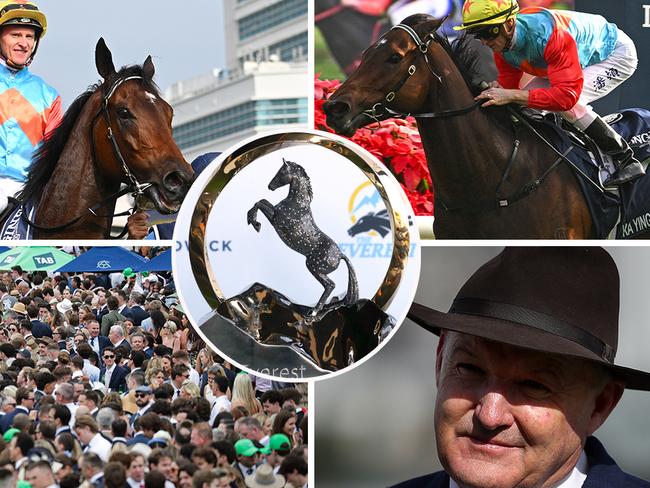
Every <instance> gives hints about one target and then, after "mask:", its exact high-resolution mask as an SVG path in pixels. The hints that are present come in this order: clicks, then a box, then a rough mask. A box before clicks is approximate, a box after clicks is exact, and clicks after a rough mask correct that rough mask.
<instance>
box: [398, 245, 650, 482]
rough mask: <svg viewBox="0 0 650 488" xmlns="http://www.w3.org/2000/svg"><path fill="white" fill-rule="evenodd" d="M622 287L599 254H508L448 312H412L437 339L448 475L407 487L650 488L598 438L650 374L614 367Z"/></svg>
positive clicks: (440, 428)
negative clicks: (626, 394)
mask: <svg viewBox="0 0 650 488" xmlns="http://www.w3.org/2000/svg"><path fill="white" fill-rule="evenodd" d="M618 311H619V278H618V270H617V268H616V264H615V263H614V260H613V259H612V258H611V256H609V254H608V253H607V252H606V251H605V250H603V249H601V248H577V247H566V248H562V247H540V248H525V247H518V248H510V249H506V250H505V251H503V252H502V253H501V254H499V255H498V256H496V257H495V258H493V259H492V260H490V261H489V262H488V263H486V264H484V265H483V266H482V267H481V268H479V270H478V271H476V272H475V273H474V275H473V276H472V277H470V278H469V280H468V281H467V282H466V283H465V285H464V286H463V287H462V288H461V290H460V291H459V292H458V295H457V296H456V299H455V300H454V302H453V304H452V307H451V309H450V311H449V312H448V313H443V312H439V311H436V310H433V309H430V308H428V307H425V306H423V305H419V304H416V303H414V304H413V305H412V307H411V310H410V312H409V318H411V319H412V320H413V321H415V322H416V323H417V324H418V325H420V326H422V327H423V328H425V329H426V330H428V331H430V332H432V333H434V334H437V335H439V336H440V340H439V342H438V346H437V356H436V368H435V369H436V384H437V387H438V392H437V400H436V407H435V435H436V443H437V449H438V456H439V458H440V461H441V464H442V466H443V467H444V469H445V471H443V472H438V473H434V474H430V475H426V476H422V477H419V478H415V479H412V480H410V481H406V482H404V483H400V484H399V485H396V486H397V487H399V488H416V487H423V488H437V487H441V488H447V487H450V488H456V487H461V488H465V487H469V486H472V487H478V486H480V487H487V486H490V487H502V486H522V487H523V486H526V487H540V488H551V487H558V486H560V485H561V486H562V487H565V486H566V487H579V486H582V487H585V488H586V487H591V488H596V487H605V486H608V487H609V486H616V487H617V488H626V487H629V488H631V487H650V483H647V482H644V481H642V480H640V479H638V478H635V477H634V476H631V475H629V474H626V473H624V472H623V471H622V470H621V469H620V468H619V467H618V466H617V465H616V463H615V462H614V461H613V460H612V458H610V457H609V455H608V454H607V452H606V451H605V449H604V447H603V446H602V444H601V443H600V442H599V441H598V440H597V439H596V438H595V437H593V436H592V435H593V433H594V432H595V431H596V430H597V429H598V428H599V427H600V426H601V425H602V424H603V423H604V422H605V420H606V419H607V417H608V416H609V415H610V413H611V412H612V410H613V409H614V408H615V407H616V405H617V403H618V401H619V400H620V398H621V396H622V394H623V391H624V389H625V388H628V389H635V390H645V391H650V373H647V372H643V371H638V370H634V369H631V368H624V367H622V366H618V365H616V364H614V357H615V354H616V347H617V340H618V339H617V338H618Z"/></svg>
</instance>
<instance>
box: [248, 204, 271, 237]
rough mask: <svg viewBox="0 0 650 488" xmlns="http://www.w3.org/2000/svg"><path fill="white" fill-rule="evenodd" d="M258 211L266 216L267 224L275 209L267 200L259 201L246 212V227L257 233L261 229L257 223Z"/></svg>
mask: <svg viewBox="0 0 650 488" xmlns="http://www.w3.org/2000/svg"><path fill="white" fill-rule="evenodd" d="M258 210H261V211H262V213H263V214H264V215H266V218H267V219H268V220H269V222H270V221H271V220H272V219H273V215H274V214H275V208H274V207H273V204H272V203H271V202H269V201H268V200H260V201H259V202H257V203H256V204H255V205H253V206H252V207H251V209H250V210H249V211H248V214H247V220H248V225H252V226H253V228H254V229H255V230H256V231H257V232H259V231H260V227H261V224H260V223H259V222H258V221H257V211H258Z"/></svg>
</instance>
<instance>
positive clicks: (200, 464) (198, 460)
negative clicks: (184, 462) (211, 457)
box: [192, 456, 214, 469]
mask: <svg viewBox="0 0 650 488" xmlns="http://www.w3.org/2000/svg"><path fill="white" fill-rule="evenodd" d="M192 462H193V463H194V464H195V465H196V467H197V468H199V469H212V468H214V466H212V465H211V464H208V462H207V461H206V460H205V459H203V458H202V457H198V456H194V457H193V458H192Z"/></svg>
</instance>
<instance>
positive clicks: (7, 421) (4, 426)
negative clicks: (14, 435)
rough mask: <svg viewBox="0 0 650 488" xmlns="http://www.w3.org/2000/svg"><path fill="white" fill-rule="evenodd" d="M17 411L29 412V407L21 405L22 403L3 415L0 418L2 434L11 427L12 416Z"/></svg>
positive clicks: (17, 412)
mask: <svg viewBox="0 0 650 488" xmlns="http://www.w3.org/2000/svg"><path fill="white" fill-rule="evenodd" d="M19 413H26V414H29V409H28V408H27V407H23V406H22V405H19V406H17V407H16V408H14V409H13V410H12V411H11V412H9V413H8V414H5V415H3V416H2V417H1V418H0V431H2V433H3V434H4V433H5V432H7V431H8V430H9V429H10V428H11V424H13V423H14V418H15V417H16V415H18V414H19Z"/></svg>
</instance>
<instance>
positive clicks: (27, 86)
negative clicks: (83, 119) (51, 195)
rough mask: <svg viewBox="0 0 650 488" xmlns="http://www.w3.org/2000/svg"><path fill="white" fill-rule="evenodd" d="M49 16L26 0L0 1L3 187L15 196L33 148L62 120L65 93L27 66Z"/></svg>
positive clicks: (0, 160)
mask: <svg viewBox="0 0 650 488" xmlns="http://www.w3.org/2000/svg"><path fill="white" fill-rule="evenodd" d="M46 29H47V20H46V18H45V14H44V13H43V12H41V11H40V10H38V7H37V6H36V5H35V4H33V3H32V2H28V1H24V0H23V1H20V0H13V1H11V0H10V1H2V2H0V189H1V191H2V192H3V193H4V195H5V198H6V196H13V195H15V194H16V193H17V192H18V191H19V190H20V189H21V188H22V186H23V184H24V183H25V181H26V180H27V170H28V168H29V165H30V164H31V162H32V153H33V152H34V150H35V149H37V148H38V147H39V145H40V143H41V141H42V140H43V139H44V138H45V137H46V136H48V135H49V134H50V132H52V131H53V130H54V129H55V128H56V127H57V126H58V125H59V123H60V122H61V119H62V112H61V97H59V94H58V93H57V92H56V90H55V89H54V88H52V87H51V86H49V85H48V84H46V83H45V82H44V81H43V80H42V79H41V78H39V77H38V76H36V75H34V74H32V73H31V72H30V71H29V69H28V66H29V64H30V63H31V62H32V60H33V59H34V54H36V50H37V48H38V44H39V41H40V40H41V39H42V38H43V36H44V35H45V31H46Z"/></svg>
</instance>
